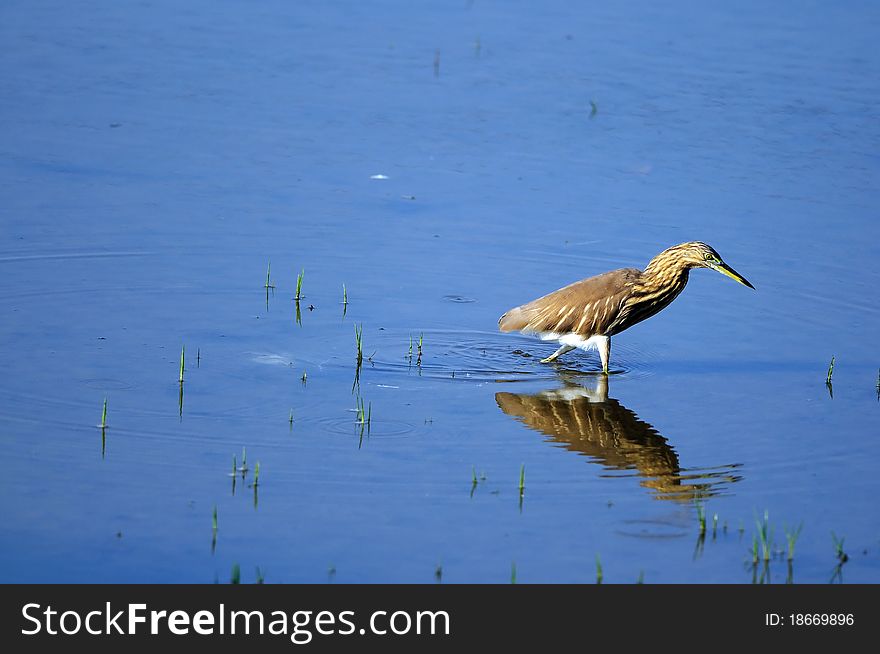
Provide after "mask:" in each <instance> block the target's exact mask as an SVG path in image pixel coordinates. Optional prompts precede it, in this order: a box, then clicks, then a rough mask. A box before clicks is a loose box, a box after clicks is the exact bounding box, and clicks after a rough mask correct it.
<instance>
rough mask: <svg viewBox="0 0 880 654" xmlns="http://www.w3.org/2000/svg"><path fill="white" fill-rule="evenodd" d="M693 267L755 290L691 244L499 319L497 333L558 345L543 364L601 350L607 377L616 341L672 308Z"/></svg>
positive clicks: (579, 283) (698, 243) (563, 290)
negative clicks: (640, 267) (570, 354)
mask: <svg viewBox="0 0 880 654" xmlns="http://www.w3.org/2000/svg"><path fill="white" fill-rule="evenodd" d="M692 268H711V269H712V270H716V271H718V272H720V273H721V274H722V275H727V276H728V277H730V278H731V279H733V280H735V281H737V282H739V283H740V284H743V285H744V286H748V287H749V288H751V289H754V288H755V287H754V286H752V284H751V283H749V281H748V280H747V279H746V278H745V277H743V276H742V275H740V274H739V273H738V272H736V271H735V270H734V269H733V268H731V267H730V266H729V265H727V264H726V263H724V261H723V260H722V259H721V255H719V254H718V253H717V252H716V251H715V250H714V249H713V248H712V247H711V246H709V245H707V244H706V243H703V242H701V241H689V242H687V243H681V244H679V245H674V246H672V247H671V248H667V249H666V250H663V252H661V253H660V254H658V255H657V256H656V257H654V258H653V259H651V261H650V262H649V263H648V265H647V266H646V267H645V269H644V270H638V269H637V268H620V269H618V270H612V271H609V272H606V273H602V274H601V275H596V276H594V277H588V278H586V279H582V280H580V281H577V282H574V283H573V284H569V285H568V286H565V287H563V288H560V289H559V290H556V291H553V292H552V293H548V294H547V295H544V296H543V297H539V298H538V299H537V300H532V301H531V302H528V303H527V304H523V305H521V306H518V307H514V308H513V309H511V310H510V311H508V312H506V313H505V314H504V315H502V316H501V318H499V320H498V328H499V329H500V330H501V331H502V332H515V331H519V332H523V333H526V334H535V335H537V336H538V337H540V338H541V340H544V341H557V342H559V343H560V347H559V349H558V350H556V351H555V352H554V353H553V354H551V355H550V356H549V357H547V358H546V359H541V363H551V362H553V361H555V360H556V359H558V358H559V357H561V356H562V355H563V354H566V353H568V352H571V351H572V350H574V349H575V348H580V349H582V350H589V349H591V348H596V349H598V350H599V358H600V359H601V361H602V372H603V373H605V374H608V360H609V358H610V356H611V337H612V336H614V335H616V334H619V333H620V332H622V331H624V330H625V329H629V328H630V327H632V326H633V325H635V324H637V323H640V322H642V321H643V320H645V319H647V318H650V317H651V316H653V315H655V314H657V313H658V312H660V311H662V310H663V309H665V308H666V307H667V306H669V304H670V303H671V302H672V301H673V300H674V299H675V298H676V297H678V294H679V293H681V292H682V291H683V290H684V287H685V286H686V285H687V282H688V275H689V273H690V271H691V269H692Z"/></svg>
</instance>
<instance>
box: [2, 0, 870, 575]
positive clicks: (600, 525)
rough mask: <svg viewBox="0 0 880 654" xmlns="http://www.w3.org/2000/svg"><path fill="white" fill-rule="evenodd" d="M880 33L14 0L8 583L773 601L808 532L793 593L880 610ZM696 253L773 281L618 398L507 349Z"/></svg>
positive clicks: (852, 18) (665, 332) (508, 11)
mask: <svg viewBox="0 0 880 654" xmlns="http://www.w3.org/2000/svg"><path fill="white" fill-rule="evenodd" d="M878 28H880V9H878V8H877V7H876V6H875V5H874V4H873V3H859V2H844V3H839V2H836V3H832V2H815V3H810V4H808V5H804V4H803V3H781V4H772V5H767V4H766V3H757V2H755V3H747V4H745V5H742V4H739V5H737V6H736V7H733V6H730V7H728V6H717V7H708V6H706V5H705V4H704V3H690V2H673V3H663V4H660V5H658V4H656V3H648V2H636V3H627V4H626V5H625V6H624V5H619V4H617V3H597V4H595V5H591V4H587V3H579V4H575V5H573V4H572V3H564V2H545V3H541V6H540V7H538V6H537V5H534V4H532V3H511V2H484V1H481V0H475V1H474V2H466V1H465V0H461V1H460V2H445V3H407V2H401V1H399V0H396V1H387V2H374V3H355V2H333V3H322V2H314V3H306V2H297V3H290V2H281V1H267V2H262V3H258V4H256V5H254V4H252V3H237V2H189V3H186V4H185V5H184V6H183V7H181V6H180V5H179V3H172V2H164V1H163V2H149V3H140V4H137V5H133V4H130V3H112V2H93V3H88V4H85V5H77V6H76V7H75V8H74V7H73V6H72V5H69V4H68V3H60V2H40V1H33V2H7V3H4V5H3V7H2V8H0V207H2V209H0V234H2V241H0V298H2V301H3V306H4V314H3V320H2V321H0V361H2V362H3V368H4V370H5V373H6V374H5V375H3V377H2V378H0V439H2V440H0V444H2V450H3V453H4V457H5V465H4V467H5V470H6V474H5V475H3V477H2V482H0V510H2V515H3V518H4V519H3V521H2V527H0V552H2V554H3V556H4V560H5V561H6V565H5V566H4V568H3V573H2V575H0V580H2V581H4V582H13V581H29V582H31V581H36V582H46V581H66V582H86V581H98V582H131V581H138V582H148V581H158V582H210V581H213V580H215V579H217V580H220V581H227V580H228V579H229V576H230V570H231V569H232V567H233V565H234V564H236V563H238V564H239V565H240V566H241V568H242V570H243V574H242V577H243V581H253V580H254V579H255V578H256V576H257V572H256V569H257V568H258V567H259V569H260V573H261V574H263V575H265V579H266V581H267V582H325V581H329V582H333V581H339V582H384V581H388V582H433V581H435V571H436V570H437V567H438V566H440V568H441V570H442V574H441V579H442V581H443V582H446V581H449V582H507V581H508V580H509V578H510V570H511V566H512V564H515V565H516V569H517V579H518V581H520V582H581V581H591V580H593V578H594V576H595V559H596V556H597V554H598V555H599V556H600V558H601V561H602V566H603V572H604V578H605V581H606V582H622V583H631V582H634V581H635V580H636V579H637V578H638V576H639V574H640V573H641V572H643V573H644V578H645V581H646V582H648V583H651V582H732V583H750V582H751V581H753V580H755V579H757V580H763V581H771V582H773V583H780V582H783V581H785V580H786V578H787V577H788V576H789V570H788V566H787V565H786V562H785V556H784V554H782V553H781V552H782V550H784V549H785V547H786V540H785V529H786V528H787V529H788V530H792V529H794V528H795V527H796V526H797V525H798V524H800V523H801V522H802V523H803V531H802V532H801V536H800V538H799V540H798V542H797V547H796V555H795V559H794V562H793V565H792V574H791V577H792V579H793V580H794V581H795V582H820V583H824V582H827V581H830V580H832V577H834V579H835V580H843V581H845V582H877V581H880V540H878V536H877V527H878V518H880V514H878V510H877V506H876V502H875V501H874V498H875V497H876V496H877V494H878V492H880V481H878V478H877V475H876V462H877V461H878V456H880V442H878V439H877V435H878V433H880V429H878V427H880V413H878V412H880V402H878V388H877V384H878V367H880V354H878V351H877V347H876V343H877V338H876V335H877V333H878V322H880V321H878V318H880V310H878V292H877V288H878V285H880V272H878V269H877V266H876V261H877V258H878V255H880V246H878V243H880V227H878V221H877V219H876V207H877V206H878V199H880V197H878V191H877V189H878V188H880V157H878V154H877V153H878V152H880V127H878V125H880V109H878V107H880V84H878V82H877V80H878V79H880V55H878V54H877V50H876V47H875V42H876V34H877V33H878ZM376 176H382V178H376ZM688 240H704V241H706V242H708V243H710V244H712V245H713V246H714V247H715V248H716V249H717V250H718V251H719V252H720V253H721V255H722V256H723V257H724V259H725V260H726V261H727V262H728V263H730V264H731V265H732V266H733V267H734V268H736V269H737V270H738V271H739V272H741V273H742V274H743V275H745V276H746V277H747V278H748V279H749V280H750V281H751V282H752V283H753V284H754V285H755V287H756V288H757V291H751V290H750V289H747V288H744V287H742V286H739V285H736V284H734V283H733V282H731V281H730V280H729V279H726V278H724V277H721V276H720V275H717V274H715V273H713V272H711V271H695V272H694V273H693V274H692V275H691V281H690V284H689V285H688V288H687V289H686V290H685V292H684V293H683V294H682V295H681V296H680V297H679V298H678V299H677V300H676V301H675V303H674V304H673V305H672V306H670V307H669V308H668V309H666V310H665V311H663V312H662V313H661V314H659V315H658V316H656V317H654V318H652V319H650V320H649V321H647V322H645V323H642V324H640V325H638V326H636V327H634V328H632V329H631V330H628V331H626V332H624V333H623V334H621V335H619V336H617V337H615V339H614V348H613V352H612V367H613V368H615V369H616V370H617V371H618V372H617V373H616V374H613V375H611V376H610V379H609V380H608V384H607V389H604V392H602V389H599V388H598V386H599V384H600V378H599V377H597V376H596V375H595V374H593V371H595V369H596V367H597V359H596V356H595V354H594V353H590V354H585V353H572V354H571V355H568V356H567V357H566V358H565V360H564V362H563V364H562V365H560V366H558V367H548V366H542V365H541V364H539V363H537V359H539V358H540V357H542V356H546V355H547V354H549V353H550V352H552V350H553V349H554V347H555V346H553V345H551V344H546V343H541V342H539V341H536V340H533V339H530V338H527V337H524V336H511V335H502V334H499V333H497V332H496V331H495V328H496V321H497V318H498V316H499V315H501V314H502V313H503V312H504V311H506V310H507V309H509V308H510V307H512V306H515V305H518V304H522V303H523V302H526V301H528V300H531V299H533V298H535V297H538V296H539V295H543V294H544V293H546V292H549V291H552V290H554V289H556V288H558V287H560V286H563V285H565V284H567V283H569V282H571V281H574V280H576V279H580V278H582V277H586V276H589V275H592V274H596V273H600V272H603V271H605V270H608V269H612V268H617V267H622V266H644V264H645V263H647V261H648V260H649V259H650V258H651V257H653V256H654V255H655V254H656V253H657V252H659V251H660V250H662V249H664V248H666V247H668V246H670V245H673V244H676V243H679V242H682V241H688ZM270 261H271V275H270V277H271V282H272V284H273V285H274V286H275V288H274V289H269V291H268V293H267V289H266V288H265V283H266V269H267V265H268V264H269V262H270ZM302 270H304V271H305V273H304V281H303V291H302V292H303V296H304V297H303V299H302V301H301V302H300V319H299V322H297V319H296V311H295V305H294V303H293V301H292V297H293V295H294V292H295V286H296V276H297V274H298V273H299V272H300V271H302ZM343 284H345V287H346V293H347V297H348V304H347V305H345V306H344V305H343V304H342V299H343V296H342V285H343ZM310 306H312V307H314V308H313V309H309V307H310ZM355 324H357V325H361V324H362V325H363V329H364V357H365V358H366V357H370V360H365V361H364V363H363V366H362V369H361V372H360V377H359V380H358V381H359V384H357V385H355V384H354V382H355V368H356V361H355V357H356V350H355V335H354V332H355V327H354V325H355ZM420 334H422V335H423V354H422V359H421V362H418V357H417V352H415V353H414V356H412V357H410V356H409V348H410V342H411V339H413V340H414V346H413V347H414V349H416V350H417V342H418V338H419V335H420ZM183 345H185V346H186V372H185V382H184V384H183V391H184V392H183V401H182V403H181V397H180V385H179V384H178V374H179V370H178V369H179V358H180V350H181V347H182V346H183ZM524 355H532V356H524ZM832 355H833V356H835V368H834V376H833V385H832V388H831V393H829V389H828V388H827V387H826V384H825V377H826V371H827V367H828V363H829V360H830V358H831V356H832ZM303 373H306V379H305V382H303V380H302V376H303ZM565 389H568V395H565V393H564V392H562V391H564V390H565ZM572 389H574V390H572ZM579 389H580V390H579ZM499 394H507V395H499ZM560 396H561V399H560ZM105 397H106V398H107V400H108V424H109V427H108V428H107V429H106V430H105V433H104V435H103V438H102V433H101V430H100V429H99V428H97V427H96V425H97V424H98V423H99V422H100V419H101V408H102V403H103V401H104V398H105ZM358 397H360V398H362V399H363V400H364V401H365V402H366V403H367V404H368V405H370V406H371V407H372V408H371V412H372V413H371V416H372V417H371V425H370V429H369V430H368V431H367V432H366V433H364V434H361V429H360V425H358V424H357V421H356V411H355V409H356V403H357V398H358ZM505 402H507V403H506V404H505ZM505 407H506V408H505ZM291 410H292V411H293V416H294V420H293V423H292V424H291V423H290V420H289V417H290V412H291ZM584 418H589V420H588V421H586V422H584ZM243 447H245V448H246V449H247V452H246V456H247V462H248V468H249V469H248V471H247V472H246V473H245V475H244V478H243V479H242V478H241V476H239V477H237V478H236V482H235V483H236V485H235V488H234V492H233V485H232V481H233V478H231V477H230V476H229V472H230V470H231V468H232V457H233V455H234V456H236V459H237V463H238V465H241V458H242V452H241V450H242V448H243ZM257 461H259V462H260V479H259V485H258V486H257V489H256V493H255V492H254V488H253V487H252V482H253V475H254V464H255V463H256V462H257ZM523 466H524V470H525V479H524V482H525V489H524V491H523V493H522V495H521V494H520V491H519V488H518V486H519V479H520V470H521V467H523ZM475 473H476V476H477V478H478V479H477V484H476V486H474V484H473V481H472V480H473V476H474V474H475ZM483 476H485V478H483ZM700 504H702V506H703V507H704V510H705V512H706V514H707V520H708V523H709V524H708V529H707V532H708V533H707V534H706V536H705V538H703V539H701V538H700V537H699V529H698V505H700ZM214 507H216V508H217V513H218V529H217V533H216V538H214V534H213V530H212V514H213V510H214ZM765 511H767V513H768V515H769V520H770V523H771V525H772V527H773V530H774V537H773V540H774V548H773V557H772V561H771V564H770V566H769V568H768V569H767V570H766V571H765V570H764V569H763V566H762V565H758V566H757V567H754V566H752V564H751V557H752V554H751V549H752V538H753V534H754V533H755V532H756V526H755V520H756V518H760V517H762V516H763V514H764V512H765ZM715 514H717V515H718V522H717V526H716V528H715V530H714V534H713V528H712V518H713V516H714V515H715ZM725 526H726V529H725ZM832 531H833V532H834V533H835V534H836V536H837V537H843V538H845V541H844V548H845V549H846V551H847V553H848V554H849V560H848V561H847V562H846V563H845V564H844V565H843V566H842V567H841V568H840V570H839V572H840V575H839V576H836V573H837V572H838V570H837V569H836V564H837V559H836V558H835V554H834V547H833V541H832V536H831V534H832ZM212 541H214V542H213V543H212Z"/></svg>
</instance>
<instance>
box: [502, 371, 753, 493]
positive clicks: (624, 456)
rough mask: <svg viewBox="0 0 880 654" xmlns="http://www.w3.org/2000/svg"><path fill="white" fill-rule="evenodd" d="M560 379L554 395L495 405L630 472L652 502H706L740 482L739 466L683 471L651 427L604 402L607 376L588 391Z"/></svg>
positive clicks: (517, 397)
mask: <svg viewBox="0 0 880 654" xmlns="http://www.w3.org/2000/svg"><path fill="white" fill-rule="evenodd" d="M563 379H564V381H565V383H564V385H563V386H562V387H560V388H557V389H554V390H549V391H542V392H540V393H535V394H523V393H496V394H495V401H496V402H497V403H498V406H499V407H501V410H502V411H504V413H506V414H507V415H509V416H513V417H515V418H517V419H518V420H519V421H521V422H522V423H523V424H524V425H526V426H527V427H529V428H531V429H534V430H535V431H539V432H541V433H543V434H546V435H547V436H549V437H550V440H551V441H552V442H555V443H559V444H561V445H563V446H564V447H565V448H566V449H568V450H572V451H574V452H577V453H579V454H583V455H586V456H588V457H589V458H590V459H592V460H593V461H595V462H597V463H600V464H601V465H603V466H604V467H605V468H606V469H607V470H620V471H630V470H631V471H634V472H635V474H636V475H638V476H639V477H641V478H642V481H641V482H640V483H641V485H642V486H644V487H645V488H648V489H650V490H651V491H652V493H653V495H654V497H656V498H657V499H663V500H678V501H688V500H694V499H699V498H705V497H711V496H713V495H718V494H720V493H721V492H722V491H723V490H724V488H725V486H726V485H727V484H730V483H734V482H737V481H739V480H740V479H741V477H740V476H739V475H736V474H735V472H734V471H735V469H736V468H738V467H739V465H740V464H733V465H725V466H720V467H717V468H711V469H693V468H691V469H688V468H682V467H681V464H680V462H679V460H678V455H677V454H676V452H675V450H674V449H673V448H672V446H671V445H670V444H669V442H668V441H667V440H666V439H665V438H664V437H663V436H661V435H660V434H659V433H658V432H657V430H656V429H654V427H652V426H651V425H649V424H648V423H647V422H645V421H643V420H641V419H639V417H638V416H637V415H636V414H635V413H634V412H632V411H630V410H629V409H627V408H626V407H625V406H623V405H622V404H621V403H620V402H618V401H617V400H615V399H613V398H609V397H608V376H607V375H597V376H595V378H594V382H593V387H592V388H589V387H587V386H584V385H581V384H578V383H575V382H574V381H573V380H572V379H566V378H563ZM581 379H583V377H581ZM613 476H615V477H616V476H620V475H613Z"/></svg>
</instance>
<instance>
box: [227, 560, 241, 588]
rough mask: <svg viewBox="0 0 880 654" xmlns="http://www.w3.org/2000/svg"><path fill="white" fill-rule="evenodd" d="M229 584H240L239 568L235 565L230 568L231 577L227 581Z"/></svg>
mask: <svg viewBox="0 0 880 654" xmlns="http://www.w3.org/2000/svg"><path fill="white" fill-rule="evenodd" d="M229 583H230V584H240V583H241V567H240V566H239V565H238V564H237V563H236V564H234V565H233V566H232V577H231V578H230V580H229Z"/></svg>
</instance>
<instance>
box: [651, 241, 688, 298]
mask: <svg viewBox="0 0 880 654" xmlns="http://www.w3.org/2000/svg"><path fill="white" fill-rule="evenodd" d="M689 272H690V266H688V265H686V264H683V263H682V261H681V260H680V259H679V258H678V257H675V256H667V253H666V252H661V253H660V254H658V255H657V256H656V257H654V258H653V259H651V261H650V262H649V263H648V265H647V266H646V267H645V270H644V271H643V272H642V278H641V284H640V285H641V286H642V287H643V288H645V289H669V290H670V291H673V292H675V294H676V295H678V293H680V292H681V290H682V289H683V288H684V287H685V284H687V281H688V273H689Z"/></svg>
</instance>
